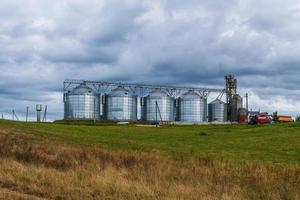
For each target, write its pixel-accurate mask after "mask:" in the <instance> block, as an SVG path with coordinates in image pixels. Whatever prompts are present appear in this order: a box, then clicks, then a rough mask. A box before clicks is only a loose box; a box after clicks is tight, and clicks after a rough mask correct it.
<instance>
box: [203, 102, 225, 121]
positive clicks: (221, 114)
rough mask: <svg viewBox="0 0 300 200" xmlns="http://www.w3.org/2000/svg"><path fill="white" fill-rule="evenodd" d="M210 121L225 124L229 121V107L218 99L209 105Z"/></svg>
mask: <svg viewBox="0 0 300 200" xmlns="http://www.w3.org/2000/svg"><path fill="white" fill-rule="evenodd" d="M208 121H209V122H225V121H227V105H226V103H224V102H223V101H221V100H219V99H216V100H214V101H212V102H211V103H209V104H208Z"/></svg>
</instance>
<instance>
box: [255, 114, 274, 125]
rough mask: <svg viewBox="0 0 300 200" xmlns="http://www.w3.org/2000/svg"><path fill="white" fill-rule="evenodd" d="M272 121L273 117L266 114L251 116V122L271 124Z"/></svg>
mask: <svg viewBox="0 0 300 200" xmlns="http://www.w3.org/2000/svg"><path fill="white" fill-rule="evenodd" d="M271 122H272V117H271V116H270V115H266V114H259V115H255V116H252V117H250V122H249V123H250V124H269V123H271Z"/></svg>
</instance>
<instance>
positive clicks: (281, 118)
mask: <svg viewBox="0 0 300 200" xmlns="http://www.w3.org/2000/svg"><path fill="white" fill-rule="evenodd" d="M293 121H294V120H293V118H292V116H278V117H277V122H293Z"/></svg>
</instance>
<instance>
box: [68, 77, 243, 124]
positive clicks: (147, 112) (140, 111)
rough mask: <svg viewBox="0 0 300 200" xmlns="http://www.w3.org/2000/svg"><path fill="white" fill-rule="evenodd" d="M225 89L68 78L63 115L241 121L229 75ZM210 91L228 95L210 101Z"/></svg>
mask: <svg viewBox="0 0 300 200" xmlns="http://www.w3.org/2000/svg"><path fill="white" fill-rule="evenodd" d="M225 80H226V89H212V88H198V87H181V86H165V85H147V84H128V83H111V82H101V81H83V80H66V81H65V82H64V88H63V89H64V109H65V113H64V118H65V119H89V120H91V119H93V120H110V121H137V120H139V121H144V122H149V123H152V122H176V121H178V122H188V123H204V122H226V121H239V114H240V110H241V109H242V98H241V97H240V96H239V95H238V94H237V93H236V83H237V81H236V79H234V76H226V77H225ZM210 93H218V94H219V97H220V96H222V95H223V94H226V97H227V102H226V103H225V102H223V101H221V100H220V99H219V98H217V99H216V100H214V101H212V102H210V103H209V104H208V103H207V97H208V96H209V94H210Z"/></svg>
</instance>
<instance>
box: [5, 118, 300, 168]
mask: <svg viewBox="0 0 300 200" xmlns="http://www.w3.org/2000/svg"><path fill="white" fill-rule="evenodd" d="M1 129H14V130H16V131H23V132H25V133H33V134H36V135H43V136H51V137H55V138H58V139H59V140H61V141H63V142H67V143H69V144H76V145H83V146H93V145H96V146H102V147H104V148H107V149H116V150H130V151H145V152H149V151H159V152H161V153H162V154H167V155H171V156H174V157H176V158H180V157H182V156H209V157H212V158H215V159H225V160H236V161H244V160H251V161H263V162H273V163H289V164H300V124H297V123H293V124H274V125H265V126H247V125H232V126H231V125H203V126H163V127H160V128H146V127H136V126H134V125H119V126H117V125H107V126H105V125H103V124H102V125H99V126H89V125H65V124H55V123H45V124H37V123H22V122H11V121H0V130H1Z"/></svg>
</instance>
